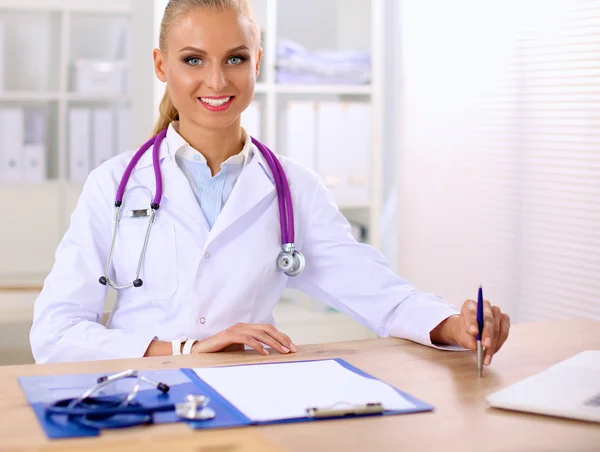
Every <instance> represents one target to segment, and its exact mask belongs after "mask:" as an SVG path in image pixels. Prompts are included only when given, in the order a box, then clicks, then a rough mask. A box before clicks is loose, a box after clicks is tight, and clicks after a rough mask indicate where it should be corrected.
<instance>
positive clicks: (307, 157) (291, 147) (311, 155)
mask: <svg viewBox="0 0 600 452" xmlns="http://www.w3.org/2000/svg"><path fill="white" fill-rule="evenodd" d="M316 115H317V102H316V101H302V100H296V101H290V102H288V103H287V104H286V106H285V117H284V123H285V133H284V141H285V142H284V143H283V147H284V150H285V155H286V156H287V157H289V158H290V159H292V160H294V161H296V162H298V163H299V164H300V165H303V166H305V167H306V168H309V169H311V170H313V171H314V170H315V165H316V161H315V146H316V136H315V134H316Z"/></svg>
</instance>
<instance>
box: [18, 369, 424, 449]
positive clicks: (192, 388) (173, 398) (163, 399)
mask: <svg viewBox="0 0 600 452" xmlns="http://www.w3.org/2000/svg"><path fill="white" fill-rule="evenodd" d="M317 362H335V363H338V364H339V365H341V366H342V367H343V368H344V369H346V370H347V371H350V373H352V374H354V377H356V376H360V377H364V378H365V379H366V380H368V381H378V380H376V379H375V378H374V377H372V376H371V375H369V374H367V373H365V372H363V371H362V370H360V369H358V368H356V367H354V366H352V365H350V364H349V363H348V362H346V361H345V360H343V359H340V358H336V359H333V360H332V359H328V360H310V361H292V362H277V363H268V364H246V365H238V366H225V367H222V368H219V369H233V370H234V371H235V370H237V369H239V368H242V367H247V366H261V365H262V366H265V369H268V368H270V366H285V365H286V364H294V363H317ZM205 370H207V369H205ZM211 370H212V369H211ZM141 373H142V374H144V375H145V376H147V377H148V378H151V379H153V380H154V381H160V382H164V383H166V384H168V385H169V386H170V390H169V392H168V393H167V394H162V393H160V392H159V391H157V390H156V389H155V388H152V389H148V390H146V389H143V390H140V391H139V392H138V394H137V396H136V399H135V400H137V401H138V402H140V403H142V404H143V405H144V406H156V405H162V404H169V403H179V402H181V401H183V400H184V399H185V397H186V395H187V394H203V395H206V396H208V397H209V399H210V402H209V404H208V406H209V407H210V408H212V409H213V410H214V411H215V412H216V416H215V418H214V419H211V420H206V421H188V420H183V419H181V418H179V417H178V416H177V415H176V414H175V412H174V411H168V412H163V413H157V414H155V415H154V423H157V424H160V423H173V422H185V423H187V424H188V426H189V427H190V428H192V429H198V430H206V429H216V428H234V427H242V426H251V425H268V424H279V423H291V422H321V421H328V420H334V419H340V418H344V419H348V418H351V417H354V418H360V417H363V416H386V415H398V414H408V413H418V412H425V411H432V410H433V409H434V408H433V406H431V405H429V404H427V403H425V402H423V401H421V400H419V399H417V398H415V397H413V396H411V395H409V394H406V393H405V392H402V391H400V390H399V389H397V388H393V387H391V389H392V390H393V391H395V393H397V394H398V395H400V396H401V397H402V398H403V399H404V400H406V401H407V407H406V408H402V409H394V410H385V409H384V408H385V407H383V406H381V405H380V404H378V401H373V403H367V404H364V405H362V406H352V407H346V406H343V405H342V406H337V407H319V406H316V407H315V406H307V407H306V411H305V414H303V415H302V416H301V417H295V418H282V419H275V420H270V421H253V420H252V419H251V418H249V417H248V416H246V415H245V414H244V413H243V412H242V411H241V410H240V409H238V408H237V407H236V406H234V404H233V403H232V402H230V401H229V400H228V399H227V398H225V397H224V396H223V395H222V394H220V393H219V392H217V391H216V390H215V389H214V388H213V387H212V386H211V385H209V384H208V383H207V382H206V381H205V380H203V379H202V378H200V377H199V376H198V374H197V373H196V372H195V371H194V370H193V369H187V368H183V369H164V370H153V371H146V372H141ZM103 375H104V374H98V373H95V374H82V375H59V376H27V377H20V378H18V381H19V384H20V386H21V388H22V390H23V392H24V393H25V395H26V397H27V400H28V402H29V404H30V405H31V407H32V409H33V411H34V413H35V414H36V417H37V419H38V422H39V423H40V425H41V426H42V428H43V429H44V432H45V433H46V435H47V436H48V438H73V437H85V436H98V435H100V433H101V432H100V431H99V430H98V429H95V428H90V427H83V426H81V425H79V424H77V423H74V422H69V421H67V419H66V417H65V418H62V419H61V417H60V416H52V417H48V416H46V414H45V407H46V406H47V405H48V404H50V403H51V402H53V401H56V400H58V399H63V398H69V397H75V396H79V395H80V394H81V393H82V392H84V391H85V390H87V389H88V388H90V387H93V386H94V385H95V384H96V381H97V379H98V378H99V377H100V376H103ZM317 377H318V376H317ZM132 384H133V383H132ZM292 389H295V390H301V389H302V388H292ZM119 391H121V392H119ZM128 391H129V390H124V387H121V388H120V389H119V388H118V389H115V393H112V394H107V395H117V394H118V395H119V396H121V397H125V396H126V395H127V393H128Z"/></svg>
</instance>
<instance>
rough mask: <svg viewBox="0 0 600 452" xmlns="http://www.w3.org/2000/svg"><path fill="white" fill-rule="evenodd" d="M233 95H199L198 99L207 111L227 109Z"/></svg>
mask: <svg viewBox="0 0 600 452" xmlns="http://www.w3.org/2000/svg"><path fill="white" fill-rule="evenodd" d="M233 99H234V96H219V97H212V96H211V97H199V98H198V100H199V101H200V103H201V104H202V106H203V107H204V108H206V109H207V110H209V111H223V110H227V109H228V108H229V106H230V105H231V103H232V102H233Z"/></svg>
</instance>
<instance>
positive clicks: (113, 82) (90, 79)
mask: <svg viewBox="0 0 600 452" xmlns="http://www.w3.org/2000/svg"><path fill="white" fill-rule="evenodd" d="M73 89H74V91H75V92H76V93H79V94H127V62H126V61H103V60H83V59H82V60H77V61H75V63H74V65H73Z"/></svg>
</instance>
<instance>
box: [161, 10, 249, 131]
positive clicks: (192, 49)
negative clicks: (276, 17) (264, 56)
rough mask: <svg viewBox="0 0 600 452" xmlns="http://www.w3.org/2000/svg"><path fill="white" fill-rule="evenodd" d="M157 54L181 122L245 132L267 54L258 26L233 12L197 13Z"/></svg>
mask: <svg viewBox="0 0 600 452" xmlns="http://www.w3.org/2000/svg"><path fill="white" fill-rule="evenodd" d="M161 47H162V48H161V49H160V50H159V49H156V50H155V51H154V65H155V72H156V75H157V77H158V78H159V79H160V80H161V81H163V82H166V83H167V89H168V92H169V95H170V97H171V101H172V102H173V105H174V106H175V108H176V109H177V111H178V112H179V120H180V122H181V123H182V124H183V123H185V124H186V125H194V126H199V127H202V128H204V129H226V128H229V127H232V126H234V127H239V121H240V115H241V113H242V112H243V111H244V110H245V109H246V108H247V107H248V105H249V104H250V102H251V101H252V99H253V97H254V86H255V83H256V78H257V77H258V72H259V65H260V58H261V51H260V48H259V43H258V42H257V39H256V37H255V32H254V29H253V27H252V24H251V23H250V22H249V20H248V19H246V18H245V17H243V16H240V15H239V14H238V13H236V12H234V11H229V10H217V11H215V10H211V9H207V8H193V9H192V10H190V11H188V12H185V13H182V14H181V15H179V16H178V17H177V18H176V20H175V21H174V22H173V25H172V26H171V27H170V29H169V32H168V34H167V36H166V40H165V42H164V44H163V46H161Z"/></svg>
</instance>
